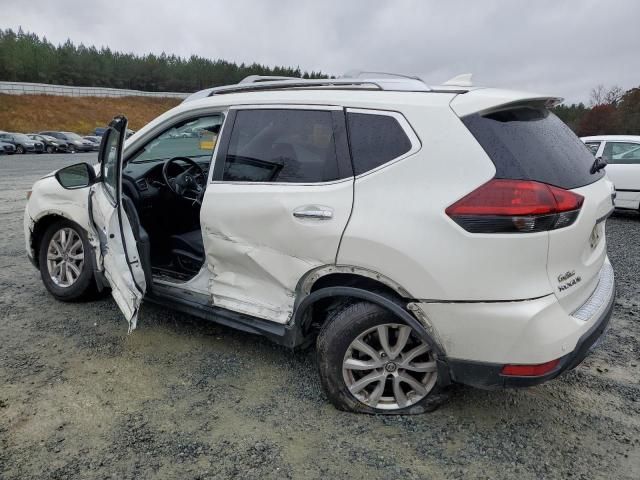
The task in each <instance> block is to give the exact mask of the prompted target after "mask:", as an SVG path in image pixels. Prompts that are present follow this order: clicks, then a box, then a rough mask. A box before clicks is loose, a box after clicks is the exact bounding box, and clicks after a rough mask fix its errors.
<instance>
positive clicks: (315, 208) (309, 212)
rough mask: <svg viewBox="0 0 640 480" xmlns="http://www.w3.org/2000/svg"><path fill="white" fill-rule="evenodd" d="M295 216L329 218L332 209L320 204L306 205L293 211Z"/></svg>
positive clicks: (318, 218)
mask: <svg viewBox="0 0 640 480" xmlns="http://www.w3.org/2000/svg"><path fill="white" fill-rule="evenodd" d="M293 216H294V217H296V218H315V219H317V220H329V219H331V218H333V209H331V208H329V207H323V206H320V205H306V206H304V207H298V208H296V209H295V210H294V211H293Z"/></svg>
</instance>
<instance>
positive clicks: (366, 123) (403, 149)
mask: <svg viewBox="0 0 640 480" xmlns="http://www.w3.org/2000/svg"><path fill="white" fill-rule="evenodd" d="M347 125H348V128H349V143H350V145H351V157H352V161H353V170H354V172H355V174H356V175H360V174H362V173H365V172H368V171H370V170H373V169H374V168H377V167H379V166H380V165H384V164H385V163H387V162H389V161H391V160H393V159H395V158H398V157H400V156H402V155H404V154H405V153H407V152H408V151H409V150H411V147H412V145H411V140H409V137H407V134H406V133H405V131H404V129H403V128H402V126H401V125H400V124H399V123H398V120H396V118H394V117H393V116H390V115H385V114H373V113H356V112H348V113H347Z"/></svg>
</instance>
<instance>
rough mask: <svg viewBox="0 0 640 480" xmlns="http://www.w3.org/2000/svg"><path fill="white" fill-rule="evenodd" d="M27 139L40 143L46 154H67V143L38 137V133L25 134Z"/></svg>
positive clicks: (52, 138)
mask: <svg viewBox="0 0 640 480" xmlns="http://www.w3.org/2000/svg"><path fill="white" fill-rule="evenodd" d="M27 137H29V138H30V139H31V140H33V141H36V142H40V143H42V144H43V145H44V149H45V151H46V152H47V153H55V152H67V151H68V150H69V144H68V143H67V142H65V141H64V140H60V139H58V138H55V137H50V136H48V135H40V134H38V133H27Z"/></svg>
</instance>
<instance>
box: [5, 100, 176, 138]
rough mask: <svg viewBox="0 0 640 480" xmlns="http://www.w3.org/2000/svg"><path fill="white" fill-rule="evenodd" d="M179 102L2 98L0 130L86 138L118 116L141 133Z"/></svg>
mask: <svg viewBox="0 0 640 480" xmlns="http://www.w3.org/2000/svg"><path fill="white" fill-rule="evenodd" d="M180 102H181V100H180V99H176V98H153V97H118V98H108V97H62V96H56V95H2V94H0V130H5V131H7V132H23V133H30V132H39V131H42V130H62V131H71V132H77V133H80V134H85V135H86V134H89V133H91V132H93V129H94V128H96V127H104V126H105V125H107V124H108V123H109V122H110V121H111V119H112V118H113V117H114V116H116V115H119V114H122V115H126V117H127V118H128V119H129V128H131V129H133V130H138V129H139V128H141V127H143V126H144V125H145V124H147V123H149V122H150V121H151V120H153V119H154V118H155V117H157V116H158V115H160V114H161V113H163V112H166V111H167V110H169V109H171V108H173V107H175V106H176V105H178V104H179V103H180Z"/></svg>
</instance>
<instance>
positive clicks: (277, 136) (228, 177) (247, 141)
mask: <svg viewBox="0 0 640 480" xmlns="http://www.w3.org/2000/svg"><path fill="white" fill-rule="evenodd" d="M338 177H339V174H338V159H337V156H336V147H335V140H334V135H333V117H332V115H331V112H330V111H324V110H298V109H291V110H288V109H257V110H239V111H238V113H237V115H236V118H235V123H234V125H233V131H232V132H231V138H230V139H229V149H228V151H227V155H226V159H225V163H224V173H223V178H222V179H223V180H225V181H242V182H280V183H283V182H284V183H317V182H327V181H331V180H337V179H338Z"/></svg>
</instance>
